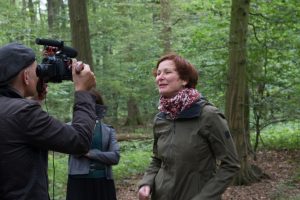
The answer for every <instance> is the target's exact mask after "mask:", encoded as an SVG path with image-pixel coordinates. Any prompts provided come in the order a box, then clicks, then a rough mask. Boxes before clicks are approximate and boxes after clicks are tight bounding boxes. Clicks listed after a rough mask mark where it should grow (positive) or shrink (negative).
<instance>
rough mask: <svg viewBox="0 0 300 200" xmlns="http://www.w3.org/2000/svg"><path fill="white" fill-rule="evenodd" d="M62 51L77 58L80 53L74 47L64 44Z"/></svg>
mask: <svg viewBox="0 0 300 200" xmlns="http://www.w3.org/2000/svg"><path fill="white" fill-rule="evenodd" d="M62 52H63V53H64V54H66V55H67V56H68V57H70V58H75V57H76V56H77V54H78V53H77V50H76V49H74V48H72V47H68V46H64V47H63V48H62Z"/></svg>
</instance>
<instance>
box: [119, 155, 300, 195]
mask: <svg viewBox="0 0 300 200" xmlns="http://www.w3.org/2000/svg"><path fill="white" fill-rule="evenodd" d="M253 164H255V165H257V166H258V167H260V168H261V169H262V170H263V172H264V173H265V174H267V175H268V176H269V178H267V179H262V181H261V182H258V183H253V184H251V185H249V186H230V187H229V188H227V190H226V191H225V193H224V194H223V196H222V200H261V199H263V200H279V199H280V200H287V199H289V200H300V150H295V151H260V152H258V153H257V161H255V162H253ZM141 177H142V175H141V174H140V175H136V176H133V177H130V178H128V179H124V180H122V181H118V182H116V187H117V198H118V200H137V199H138V198H137V182H138V181H139V180H140V179H141Z"/></svg>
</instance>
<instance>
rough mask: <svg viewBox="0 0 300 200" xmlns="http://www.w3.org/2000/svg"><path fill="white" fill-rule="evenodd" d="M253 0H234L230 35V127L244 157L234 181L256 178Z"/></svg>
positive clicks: (243, 181) (246, 180) (228, 99)
mask: <svg viewBox="0 0 300 200" xmlns="http://www.w3.org/2000/svg"><path fill="white" fill-rule="evenodd" d="M249 7H250V0H232V7H231V24H230V35H229V73H228V81H229V82H228V87H227V91H226V110H225V114H226V117H227V120H228V125H229V128H230V130H231V132H232V135H233V137H234V140H235V143H236V147H237V151H238V153H239V157H240V160H241V170H240V172H239V173H238V175H237V176H236V177H235V180H234V182H235V184H238V185H241V184H249V183H251V182H254V181H256V180H257V177H256V175H255V173H254V171H253V170H252V168H251V166H250V164H249V162H248V157H249V149H250V147H249V145H250V142H249V130H248V129H249V116H247V115H249V108H248V106H249V104H248V102H249V100H248V99H247V98H249V95H247V92H248V88H247V86H248V85H247V71H246V68H247V51H246V50H247V47H246V41H247V31H248V18H249Z"/></svg>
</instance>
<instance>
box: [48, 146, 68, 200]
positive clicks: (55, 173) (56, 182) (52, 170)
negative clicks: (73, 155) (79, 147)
mask: <svg viewBox="0 0 300 200" xmlns="http://www.w3.org/2000/svg"><path fill="white" fill-rule="evenodd" d="M53 158H54V159H53ZM48 165H49V167H48V176H49V194H50V197H54V198H53V199H58V200H62V199H65V196H66V189H67V177H68V175H67V174H68V173H67V170H68V169H67V168H68V155H66V154H60V153H53V152H51V153H49V156H48ZM51 199H52V198H51Z"/></svg>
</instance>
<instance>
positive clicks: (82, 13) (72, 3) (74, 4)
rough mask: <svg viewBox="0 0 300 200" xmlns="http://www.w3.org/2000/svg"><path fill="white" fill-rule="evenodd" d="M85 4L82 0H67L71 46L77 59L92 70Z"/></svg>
mask: <svg viewBox="0 0 300 200" xmlns="http://www.w3.org/2000/svg"><path fill="white" fill-rule="evenodd" d="M86 2H87V1H83V0H68V3H69V16H70V24H71V34H72V46H73V47H74V48H76V49H77V50H78V56H77V59H78V60H81V61H83V62H85V63H87V64H89V65H90V67H91V69H93V58H92V49H91V44H90V33H89V22H88V17H87V6H86Z"/></svg>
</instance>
